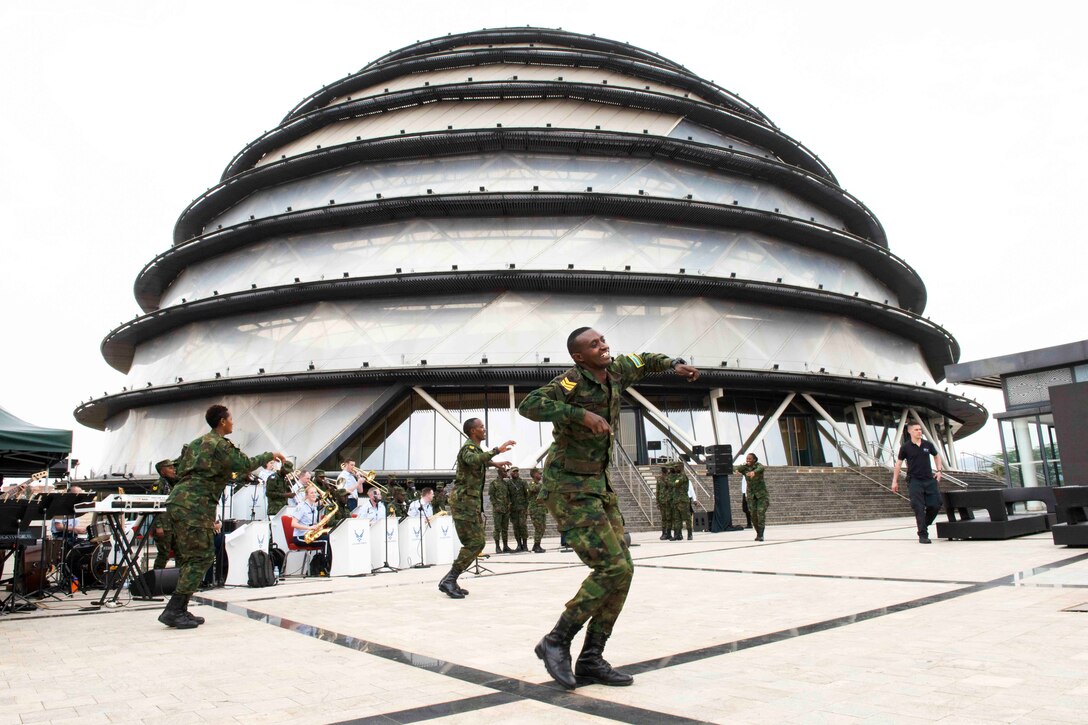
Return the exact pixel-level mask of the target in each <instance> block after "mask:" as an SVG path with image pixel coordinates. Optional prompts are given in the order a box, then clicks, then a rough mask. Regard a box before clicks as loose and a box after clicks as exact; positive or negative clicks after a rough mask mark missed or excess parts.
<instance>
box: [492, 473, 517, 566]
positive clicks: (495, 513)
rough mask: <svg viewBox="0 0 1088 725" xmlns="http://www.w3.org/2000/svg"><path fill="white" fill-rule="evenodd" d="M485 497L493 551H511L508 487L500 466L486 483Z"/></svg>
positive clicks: (499, 552)
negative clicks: (489, 514)
mask: <svg viewBox="0 0 1088 725" xmlns="http://www.w3.org/2000/svg"><path fill="white" fill-rule="evenodd" d="M487 498H488V500H489V501H491V533H492V535H493V536H494V538H495V553H496V554H503V553H506V554H510V553H513V551H514V550H513V549H511V548H510V543H509V540H508V539H507V536H508V535H509V533H510V487H509V486H508V485H507V483H506V469H505V468H500V469H499V470H498V475H496V476H495V478H494V480H492V481H491V483H490V484H488V486H487Z"/></svg>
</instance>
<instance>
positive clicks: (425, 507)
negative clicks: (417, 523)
mask: <svg viewBox="0 0 1088 725" xmlns="http://www.w3.org/2000/svg"><path fill="white" fill-rule="evenodd" d="M432 500H434V489H433V488H425V489H423V492H422V493H421V494H420V495H419V498H417V499H416V500H415V501H413V502H412V503H411V504H409V506H408V518H410V519H416V518H419V514H420V511H422V512H423V517H424V518H425V519H427V523H428V524H429V523H430V522H431V519H432V518H433V517H434V507H433V506H432V505H431V501H432Z"/></svg>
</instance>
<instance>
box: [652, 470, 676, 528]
mask: <svg viewBox="0 0 1088 725" xmlns="http://www.w3.org/2000/svg"><path fill="white" fill-rule="evenodd" d="M655 479H656V482H655V484H654V491H655V493H656V496H655V498H656V500H657V510H658V511H659V512H661V540H662V541H669V540H671V539H672V507H671V506H669V504H668V500H669V467H668V466H667V465H662V466H661V467H660V468H658V469H657V475H656V476H655Z"/></svg>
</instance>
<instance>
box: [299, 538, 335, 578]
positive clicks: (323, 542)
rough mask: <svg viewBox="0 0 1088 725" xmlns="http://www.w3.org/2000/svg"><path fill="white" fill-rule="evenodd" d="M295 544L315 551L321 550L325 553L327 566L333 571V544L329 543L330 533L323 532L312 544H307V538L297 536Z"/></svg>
mask: <svg viewBox="0 0 1088 725" xmlns="http://www.w3.org/2000/svg"><path fill="white" fill-rule="evenodd" d="M295 546H299V547H302V548H304V549H313V550H314V551H320V552H321V553H322V554H324V555H325V566H326V567H328V570H329V571H332V545H331V544H330V543H329V535H328V534H322V535H321V536H319V537H317V538H316V539H314V541H313V543H312V544H307V543H306V539H304V538H302V537H301V536H296V537H295Z"/></svg>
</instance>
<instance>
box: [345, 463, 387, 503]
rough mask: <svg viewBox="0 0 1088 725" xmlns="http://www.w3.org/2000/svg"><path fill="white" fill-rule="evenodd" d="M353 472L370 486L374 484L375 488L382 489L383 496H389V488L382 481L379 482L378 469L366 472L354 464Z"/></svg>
mask: <svg viewBox="0 0 1088 725" xmlns="http://www.w3.org/2000/svg"><path fill="white" fill-rule="evenodd" d="M351 473H352V475H354V476H355V477H356V478H357V479H359V480H361V481H362V482H363V483H365V484H367V485H369V486H373V487H374V488H376V489H378V490H379V491H381V492H382V495H383V496H388V495H389V488H388V487H386V486H383V485H382V484H380V483H378V473H377V471H367V472H366V473H363V472H362V471H360V470H359V469H358V468H356V467H355V466H352V467H351Z"/></svg>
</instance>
